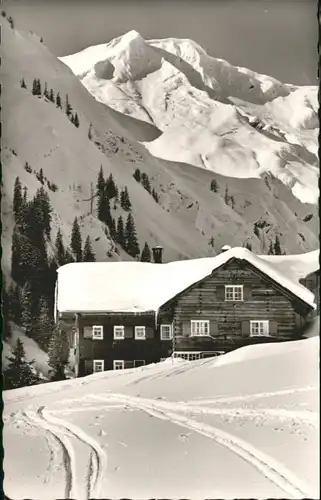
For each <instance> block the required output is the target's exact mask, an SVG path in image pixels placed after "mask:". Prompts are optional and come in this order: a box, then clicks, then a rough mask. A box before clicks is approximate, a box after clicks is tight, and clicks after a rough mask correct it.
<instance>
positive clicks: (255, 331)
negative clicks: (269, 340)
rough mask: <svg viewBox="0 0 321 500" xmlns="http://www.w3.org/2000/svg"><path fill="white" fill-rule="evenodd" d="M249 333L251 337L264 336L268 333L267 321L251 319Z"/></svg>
mask: <svg viewBox="0 0 321 500" xmlns="http://www.w3.org/2000/svg"><path fill="white" fill-rule="evenodd" d="M250 335H251V336H252V337H259V336H262V337H265V336H268V335H269V322H268V321H251V322H250Z"/></svg>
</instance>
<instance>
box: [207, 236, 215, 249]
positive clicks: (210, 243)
mask: <svg viewBox="0 0 321 500" xmlns="http://www.w3.org/2000/svg"><path fill="white" fill-rule="evenodd" d="M208 244H209V246H210V247H212V248H214V244H215V240H214V237H213V236H211V238H210V241H209V242H208Z"/></svg>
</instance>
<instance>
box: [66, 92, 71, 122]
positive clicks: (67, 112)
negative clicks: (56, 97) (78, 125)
mask: <svg viewBox="0 0 321 500" xmlns="http://www.w3.org/2000/svg"><path fill="white" fill-rule="evenodd" d="M65 112H66V115H67V116H68V117H69V116H70V114H71V112H72V107H71V105H70V104H69V97H68V94H66V103H65Z"/></svg>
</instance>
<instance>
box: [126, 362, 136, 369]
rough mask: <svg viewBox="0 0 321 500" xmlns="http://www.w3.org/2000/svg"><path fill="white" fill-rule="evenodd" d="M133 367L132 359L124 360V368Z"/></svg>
mask: <svg viewBox="0 0 321 500" xmlns="http://www.w3.org/2000/svg"><path fill="white" fill-rule="evenodd" d="M133 367H134V362H133V361H124V368H133Z"/></svg>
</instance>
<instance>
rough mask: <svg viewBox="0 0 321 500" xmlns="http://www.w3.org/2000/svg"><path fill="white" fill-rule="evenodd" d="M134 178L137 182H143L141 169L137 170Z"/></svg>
mask: <svg viewBox="0 0 321 500" xmlns="http://www.w3.org/2000/svg"><path fill="white" fill-rule="evenodd" d="M133 177H134V179H135V180H136V181H137V182H140V181H141V171H140V170H139V168H136V170H135V172H134V174H133Z"/></svg>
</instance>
